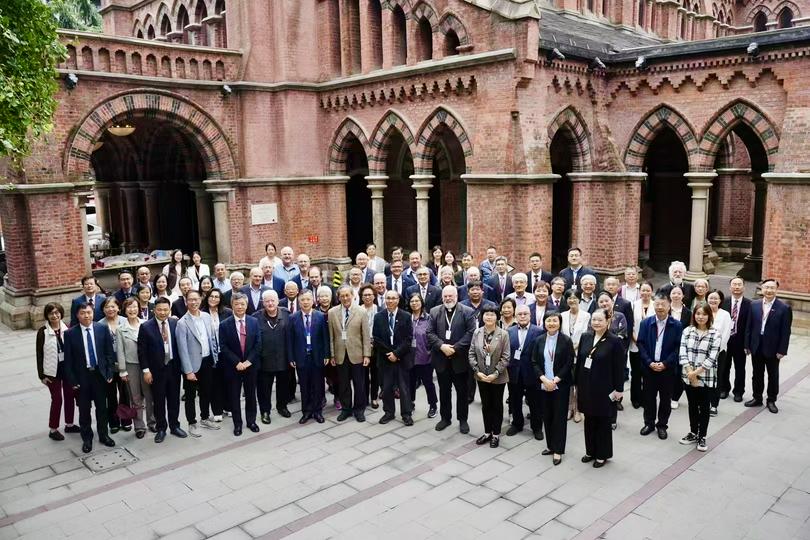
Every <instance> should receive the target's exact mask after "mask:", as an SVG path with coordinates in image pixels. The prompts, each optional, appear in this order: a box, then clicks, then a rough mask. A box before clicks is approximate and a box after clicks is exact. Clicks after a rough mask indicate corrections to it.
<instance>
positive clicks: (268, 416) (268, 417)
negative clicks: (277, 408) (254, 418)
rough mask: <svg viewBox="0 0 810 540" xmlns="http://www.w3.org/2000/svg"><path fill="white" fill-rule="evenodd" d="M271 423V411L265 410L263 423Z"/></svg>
mask: <svg viewBox="0 0 810 540" xmlns="http://www.w3.org/2000/svg"><path fill="white" fill-rule="evenodd" d="M269 423H270V413H267V412H263V413H262V424H269Z"/></svg>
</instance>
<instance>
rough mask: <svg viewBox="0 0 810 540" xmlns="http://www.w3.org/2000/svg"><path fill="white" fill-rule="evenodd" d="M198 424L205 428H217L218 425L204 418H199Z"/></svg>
mask: <svg viewBox="0 0 810 540" xmlns="http://www.w3.org/2000/svg"><path fill="white" fill-rule="evenodd" d="M200 425H201V426H202V427H204V428H206V429H219V426H218V425H216V424H215V423H214V422H212V421H211V420H209V419H208V418H206V419H205V420H200Z"/></svg>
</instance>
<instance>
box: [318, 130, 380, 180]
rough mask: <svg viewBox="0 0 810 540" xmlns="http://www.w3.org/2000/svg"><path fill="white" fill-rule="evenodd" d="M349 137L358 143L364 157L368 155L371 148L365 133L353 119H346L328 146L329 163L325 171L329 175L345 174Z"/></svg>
mask: <svg viewBox="0 0 810 540" xmlns="http://www.w3.org/2000/svg"><path fill="white" fill-rule="evenodd" d="M350 135H352V136H354V138H356V139H357V140H358V141H359V142H360V145H361V146H362V147H363V151H364V152H365V153H366V156H368V155H369V149H370V148H371V147H370V146H369V143H368V137H366V133H365V131H364V130H363V128H362V127H360V125H359V124H358V123H357V122H356V121H355V120H354V119H353V118H346V119H345V120H344V121H343V122H342V123H341V124H340V127H339V128H338V129H337V131H335V135H334V137H332V144H330V145H329V161H328V162H327V164H326V170H327V171H328V172H329V174H346V158H347V155H348V150H349V148H348V141H349V136H350Z"/></svg>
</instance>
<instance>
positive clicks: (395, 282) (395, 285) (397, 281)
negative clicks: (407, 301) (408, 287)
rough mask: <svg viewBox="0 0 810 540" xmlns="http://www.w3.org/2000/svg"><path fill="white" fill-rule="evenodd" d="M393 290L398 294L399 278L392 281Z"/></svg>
mask: <svg viewBox="0 0 810 540" xmlns="http://www.w3.org/2000/svg"><path fill="white" fill-rule="evenodd" d="M394 290H395V291H397V292H398V293H399V292H400V290H399V278H397V279H395V280H394Z"/></svg>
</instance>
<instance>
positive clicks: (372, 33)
mask: <svg viewBox="0 0 810 540" xmlns="http://www.w3.org/2000/svg"><path fill="white" fill-rule="evenodd" d="M368 26H369V38H370V40H371V47H370V49H371V62H370V64H371V67H372V69H380V68H381V67H382V57H383V44H382V7H381V6H380V0H369V2H368Z"/></svg>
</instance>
